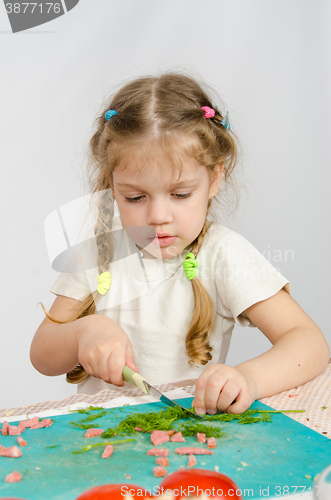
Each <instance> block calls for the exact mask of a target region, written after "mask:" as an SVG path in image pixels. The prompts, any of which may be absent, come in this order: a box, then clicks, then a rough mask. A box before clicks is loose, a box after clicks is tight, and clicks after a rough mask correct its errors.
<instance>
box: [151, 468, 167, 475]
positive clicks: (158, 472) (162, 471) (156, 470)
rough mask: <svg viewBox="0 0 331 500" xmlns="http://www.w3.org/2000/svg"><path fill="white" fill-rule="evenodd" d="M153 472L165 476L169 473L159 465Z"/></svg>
mask: <svg viewBox="0 0 331 500" xmlns="http://www.w3.org/2000/svg"><path fill="white" fill-rule="evenodd" d="M153 474H154V476H155V477H164V476H166V475H167V474H168V471H167V469H165V468H164V467H161V466H157V467H154V468H153Z"/></svg>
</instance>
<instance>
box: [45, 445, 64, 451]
mask: <svg viewBox="0 0 331 500" xmlns="http://www.w3.org/2000/svg"><path fill="white" fill-rule="evenodd" d="M58 446H61V445H60V444H54V445H53V446H46V447H45V450H51V449H52V448H57V447H58Z"/></svg>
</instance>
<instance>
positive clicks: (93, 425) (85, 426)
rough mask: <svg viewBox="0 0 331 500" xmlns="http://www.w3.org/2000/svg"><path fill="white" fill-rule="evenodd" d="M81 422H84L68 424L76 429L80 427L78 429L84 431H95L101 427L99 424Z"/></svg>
mask: <svg viewBox="0 0 331 500" xmlns="http://www.w3.org/2000/svg"><path fill="white" fill-rule="evenodd" d="M81 422H82V420H80V421H79V422H68V424H70V425H73V426H74V427H78V429H83V430H86V429H94V428H97V427H100V425H99V424H83V423H81Z"/></svg>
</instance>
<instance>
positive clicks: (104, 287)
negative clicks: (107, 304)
mask: <svg viewBox="0 0 331 500" xmlns="http://www.w3.org/2000/svg"><path fill="white" fill-rule="evenodd" d="M97 280H98V283H99V285H98V288H97V290H98V292H99V293H100V295H105V294H106V293H107V292H108V290H109V288H110V285H111V276H110V273H109V272H108V271H106V272H105V273H101V274H99V276H98V277H97Z"/></svg>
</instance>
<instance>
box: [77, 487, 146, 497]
mask: <svg viewBox="0 0 331 500" xmlns="http://www.w3.org/2000/svg"><path fill="white" fill-rule="evenodd" d="M127 494H130V495H131V496H132V497H133V498H134V499H136V500H143V499H144V498H154V497H153V495H150V494H149V493H148V491H145V488H143V487H142V486H135V485H134V484H105V485H104V486H96V487H95V488H91V489H90V490H87V491H85V492H84V493H82V494H81V495H80V496H79V497H77V498H76V500H123V499H124V497H125V495H127ZM143 495H145V496H143Z"/></svg>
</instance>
